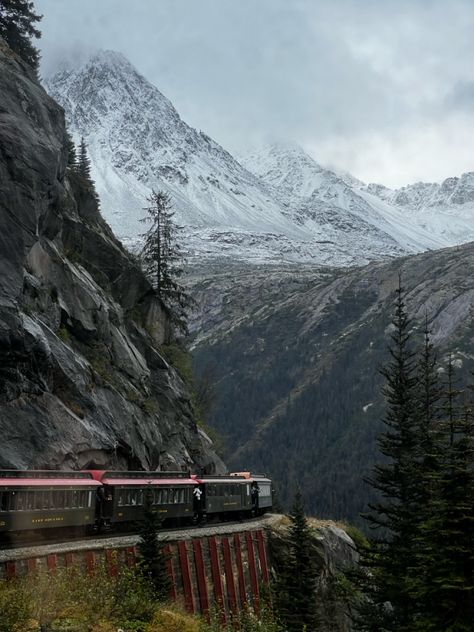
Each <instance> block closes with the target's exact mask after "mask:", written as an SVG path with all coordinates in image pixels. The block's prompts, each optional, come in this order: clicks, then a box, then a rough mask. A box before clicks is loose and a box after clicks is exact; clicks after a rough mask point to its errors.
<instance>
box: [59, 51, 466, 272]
mask: <svg viewBox="0 0 474 632" xmlns="http://www.w3.org/2000/svg"><path fill="white" fill-rule="evenodd" d="M47 89H48V90H49V92H50V94H51V95H52V96H53V97H54V98H55V99H56V100H57V101H58V102H59V103H60V104H61V105H62V106H63V108H64V110H65V114H66V119H67V121H68V124H69V128H70V130H71V132H72V134H73V136H74V138H75V139H76V140H78V139H79V138H80V137H81V136H84V138H85V140H86V142H87V144H88V148H89V153H90V158H91V163H92V175H93V178H94V180H95V182H96V186H97V190H98V193H99V195H100V199H101V206H102V211H103V214H104V215H105V217H106V219H107V221H108V222H109V223H110V225H111V226H112V228H113V229H114V231H115V232H116V234H117V235H118V236H119V237H120V238H121V239H123V240H125V241H128V242H129V243H136V242H137V241H138V240H139V236H140V234H141V233H142V232H143V226H142V224H141V223H140V221H139V220H140V219H141V218H142V217H143V215H144V214H145V213H144V211H143V207H145V206H146V197H147V196H148V195H149V192H150V190H151V188H155V189H158V188H159V189H163V190H165V191H167V192H168V193H169V194H170V195H171V197H172V199H173V203H174V207H175V210H176V217H177V220H178V221H179V222H180V223H181V224H182V225H183V226H184V227H185V232H186V234H185V242H186V246H187V248H188V250H189V252H190V255H191V256H192V257H197V258H199V259H201V260H202V259H207V258H211V259H216V258H217V259H219V258H226V257H230V258H232V259H237V260H243V261H254V262H256V261H264V262H282V261H287V262H302V261H304V262H314V263H318V264H322V265H354V264H363V263H366V262H368V261H370V260H380V259H384V258H387V257H393V256H400V255H402V254H406V253H409V252H419V251H422V250H426V249H432V248H439V247H442V246H445V245H449V243H450V242H449V236H448V235H446V234H444V235H443V234H440V231H439V230H438V231H437V230H434V229H433V228H432V227H431V226H429V227H428V228H426V227H424V226H423V222H418V221H411V215H410V214H407V213H406V207H405V206H403V205H402V204H401V203H400V200H401V199H402V198H400V196H399V197H398V198H397V197H396V195H395V192H390V190H388V189H385V188H384V187H381V186H380V187H376V185H368V186H366V185H364V184H363V183H360V181H358V180H356V179H355V178H352V176H350V174H345V175H338V174H336V173H335V172H333V171H330V170H328V169H325V168H324V167H322V166H320V165H319V164H318V163H317V162H316V161H314V160H313V159H312V158H311V157H310V156H308V155H307V154H306V153H305V152H304V151H303V150H302V149H301V148H300V147H298V146H297V145H281V144H280V145H277V144H274V145H270V146H266V147H264V148H260V150H258V151H254V152H252V153H250V154H249V155H247V156H245V157H243V158H242V159H241V160H240V161H238V160H236V159H235V158H234V157H233V156H232V155H231V154H230V153H229V152H227V151H226V150H225V149H223V148H222V147H221V146H220V145H219V144H218V143H216V142H215V141H213V140H212V139H211V138H209V137H208V136H207V135H206V134H204V133H202V132H198V131H196V130H195V129H193V128H192V127H190V126H189V125H187V124H186V123H185V122H184V121H183V120H182V119H181V118H180V116H179V114H178V112H177V111H176V109H175V108H174V106H173V104H172V103H171V102H170V101H169V99H167V98H166V97H165V96H164V95H163V94H162V93H161V92H160V91H159V90H158V89H157V88H156V87H155V86H153V85H152V84H151V83H150V82H148V81H147V80H146V79H145V78H144V77H143V76H142V75H140V74H139V72H138V71H137V70H136V69H135V68H134V67H133V66H132V64H130V63H129V62H128V61H127V59H126V58H125V57H123V55H121V54H120V53H115V52H112V51H103V52H100V53H98V54H96V55H94V56H93V57H91V58H90V59H89V60H88V61H87V62H85V63H83V64H81V65H79V66H78V67H77V68H73V69H68V70H61V71H59V72H58V73H57V74H55V75H54V76H53V77H52V78H50V79H49V80H48V82H47ZM414 186H416V185H414ZM429 186H432V185H429ZM466 187H467V185H466ZM466 187H465V188H466ZM466 190H467V188H466ZM414 195H415V194H414V193H413V196H414ZM466 195H467V194H466ZM410 199H411V198H410ZM397 200H398V201H397ZM443 212H444V211H443ZM472 238H473V239H474V234H473V237H472ZM463 241H466V239H463Z"/></svg>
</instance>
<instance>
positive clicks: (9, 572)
mask: <svg viewBox="0 0 474 632" xmlns="http://www.w3.org/2000/svg"><path fill="white" fill-rule="evenodd" d="M5 573H6V576H7V579H14V578H15V577H16V574H17V573H16V562H6V563H5Z"/></svg>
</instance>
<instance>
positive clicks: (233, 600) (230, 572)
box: [222, 537, 237, 614]
mask: <svg viewBox="0 0 474 632" xmlns="http://www.w3.org/2000/svg"><path fill="white" fill-rule="evenodd" d="M222 550H223V553H224V571H225V583H226V586H227V598H228V599H229V605H230V609H231V611H232V612H233V613H234V614H236V613H237V593H236V592H235V580H234V569H233V568H232V556H231V553H230V543H229V538H227V537H223V538H222Z"/></svg>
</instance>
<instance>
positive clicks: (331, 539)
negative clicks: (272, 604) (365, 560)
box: [268, 518, 359, 632]
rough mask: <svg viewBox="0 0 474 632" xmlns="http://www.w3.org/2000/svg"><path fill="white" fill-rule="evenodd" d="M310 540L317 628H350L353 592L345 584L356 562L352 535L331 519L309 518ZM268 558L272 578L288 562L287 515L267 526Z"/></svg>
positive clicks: (345, 631) (321, 631) (322, 631)
mask: <svg viewBox="0 0 474 632" xmlns="http://www.w3.org/2000/svg"><path fill="white" fill-rule="evenodd" d="M308 523H309V525H310V529H311V535H312V542H311V545H310V546H311V549H310V555H311V558H312V559H313V561H314V564H315V568H316V569H317V580H316V592H315V600H316V605H317V615H318V620H319V626H318V632H351V631H352V629H353V626H352V618H351V605H352V595H351V594H350V593H349V592H347V590H346V589H345V585H347V582H346V580H345V577H346V574H347V572H348V571H349V572H350V571H353V570H354V569H355V568H356V566H357V564H358V562H359V553H358V552H357V548H356V545H355V543H354V541H353V540H352V538H351V537H350V536H349V535H348V534H347V533H346V531H344V529H343V528H342V527H341V526H339V525H337V523H334V522H331V521H318V520H315V519H314V518H309V519H308ZM268 535H269V542H270V554H271V555H270V562H271V570H272V573H273V576H274V580H275V579H278V577H279V575H280V573H282V572H284V569H285V567H286V565H287V563H288V556H289V546H290V540H289V533H288V519H287V518H283V519H282V520H280V522H279V523H278V522H273V524H271V526H270V527H269V528H268Z"/></svg>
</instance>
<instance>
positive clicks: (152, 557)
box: [138, 489, 171, 600]
mask: <svg viewBox="0 0 474 632" xmlns="http://www.w3.org/2000/svg"><path fill="white" fill-rule="evenodd" d="M160 527H161V519H160V517H159V515H158V513H157V512H156V511H155V509H154V507H153V490H151V489H146V490H145V492H144V496H143V520H142V522H141V523H140V540H139V542H138V550H139V551H140V555H141V558H142V559H141V567H142V569H143V572H144V574H145V576H146V577H147V578H149V580H150V581H151V583H152V584H153V588H154V591H155V594H156V596H157V598H158V599H160V600H166V599H168V597H169V592H170V588H171V580H170V577H169V575H168V570H167V559H168V558H167V555H166V553H165V551H164V546H163V544H162V543H161V542H160V541H159V539H158V531H159V529H160Z"/></svg>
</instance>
